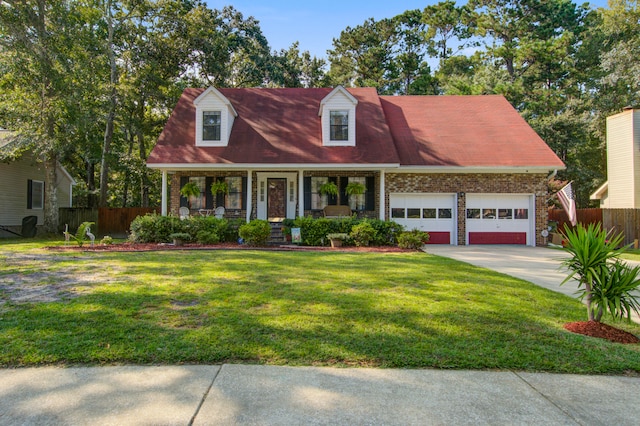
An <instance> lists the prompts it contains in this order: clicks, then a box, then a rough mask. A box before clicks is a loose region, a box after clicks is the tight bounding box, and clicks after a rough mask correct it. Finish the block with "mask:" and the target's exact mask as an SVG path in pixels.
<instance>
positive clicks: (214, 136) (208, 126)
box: [202, 111, 222, 141]
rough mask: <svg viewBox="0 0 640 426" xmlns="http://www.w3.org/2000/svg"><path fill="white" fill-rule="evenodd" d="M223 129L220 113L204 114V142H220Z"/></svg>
mask: <svg viewBox="0 0 640 426" xmlns="http://www.w3.org/2000/svg"><path fill="white" fill-rule="evenodd" d="M221 127H222V113H221V112H220V111H203V112H202V140H203V141H219V140H220V134H221V133H220V132H221Z"/></svg>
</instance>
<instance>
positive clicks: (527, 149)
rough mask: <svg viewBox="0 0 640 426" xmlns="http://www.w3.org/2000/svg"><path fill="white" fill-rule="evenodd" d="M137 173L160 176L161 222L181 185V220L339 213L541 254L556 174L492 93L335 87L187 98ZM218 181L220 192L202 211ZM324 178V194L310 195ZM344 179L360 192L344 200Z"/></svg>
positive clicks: (546, 151)
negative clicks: (344, 209) (207, 214)
mask: <svg viewBox="0 0 640 426" xmlns="http://www.w3.org/2000/svg"><path fill="white" fill-rule="evenodd" d="M147 165H148V167H151V168H154V169H158V170H161V171H162V172H163V175H162V176H163V180H162V181H163V191H162V194H163V198H162V212H163V214H167V213H169V212H170V213H172V214H177V213H178V209H179V208H180V207H181V206H186V205H187V200H186V199H184V198H183V197H181V196H180V194H179V190H180V188H181V187H182V186H183V185H184V184H185V183H186V182H189V181H193V182H195V183H196V184H197V185H199V187H200V188H201V195H200V197H197V198H196V199H195V200H193V202H192V203H191V206H190V207H191V210H192V213H194V214H197V211H198V210H199V209H201V208H203V209H211V208H213V206H214V204H215V205H218V206H220V205H222V206H224V207H225V208H226V212H225V216H226V217H229V218H233V217H239V218H244V219H246V220H250V219H254V218H258V219H267V220H270V221H279V220H282V218H285V217H286V218H294V217H296V216H314V217H319V216H321V215H322V212H323V210H322V209H323V208H324V207H325V206H326V205H327V204H329V205H333V204H338V205H351V206H352V209H353V211H354V213H357V214H358V216H360V217H371V218H379V219H384V220H394V221H396V222H398V223H400V224H402V225H404V226H405V227H406V228H407V229H413V228H418V229H422V230H425V231H428V232H429V233H430V234H431V242H432V243H443V244H489V243H493V244H495V243H504V244H527V245H536V244H538V245H541V244H543V243H544V239H543V237H542V236H541V235H540V232H541V231H542V230H544V229H546V228H547V204H546V203H547V196H548V194H547V179H548V176H549V174H550V172H553V171H554V170H557V169H563V168H564V164H563V163H562V161H561V160H560V159H559V158H558V157H557V156H556V155H555V154H554V153H553V151H551V149H550V148H549V147H548V146H547V145H546V144H545V142H544V141H543V140H542V139H541V138H540V137H539V136H538V135H537V134H536V133H535V132H534V131H533V129H532V128H531V127H530V126H529V125H528V124H527V123H526V122H525V121H524V119H522V117H521V116H520V115H519V114H518V113H517V111H516V110H515V109H514V108H513V107H512V106H511V105H510V104H509V103H508V102H507V100H506V99H505V98H504V97H502V96H379V95H378V94H377V92H376V90H375V89H373V88H351V89H345V88H343V87H340V86H339V87H336V88H335V89H330V88H313V89H298V88H295V89H259V88H249V89H215V88H213V87H211V88H208V89H206V90H205V89H187V90H185V91H184V93H183V94H182V97H181V98H180V100H179V101H178V104H177V105H176V107H175V109H174V111H173V113H172V114H171V117H170V118H169V120H168V122H167V124H166V126H165V128H164V130H163V132H162V134H161V135H160V137H159V139H158V143H157V145H156V146H155V148H154V149H153V151H152V152H151V154H150V156H149V158H148V160H147ZM169 179H170V182H169ZM218 180H225V181H226V182H227V184H228V187H229V192H228V194H226V195H220V194H218V196H217V197H216V199H215V200H214V199H213V196H212V195H211V193H210V191H209V190H208V188H209V187H210V184H211V183H212V182H214V181H218ZM327 181H332V182H335V183H336V184H337V186H338V188H339V192H340V193H339V195H338V196H337V197H327V196H326V195H322V194H320V192H319V188H320V186H321V185H322V184H323V183H325V182H327ZM349 182H360V183H363V184H365V186H366V193H365V194H363V195H359V196H353V195H352V196H347V194H346V192H345V188H346V186H347V184H348V183H349ZM169 183H170V184H171V190H170V193H169V192H168V187H169ZM354 198H355V199H354Z"/></svg>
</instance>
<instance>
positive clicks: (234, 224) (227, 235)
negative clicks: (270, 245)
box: [221, 219, 247, 243]
mask: <svg viewBox="0 0 640 426" xmlns="http://www.w3.org/2000/svg"><path fill="white" fill-rule="evenodd" d="M245 223H247V222H246V221H245V220H244V219H231V220H229V221H228V222H227V227H226V229H225V230H224V233H223V234H222V235H221V241H226V242H228V243H235V242H237V241H238V238H240V234H239V232H238V230H239V229H240V227H241V226H242V225H244V224H245Z"/></svg>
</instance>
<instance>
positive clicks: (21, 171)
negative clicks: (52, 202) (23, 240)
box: [0, 156, 71, 226]
mask: <svg viewBox="0 0 640 426" xmlns="http://www.w3.org/2000/svg"><path fill="white" fill-rule="evenodd" d="M29 179H31V180H37V181H42V182H44V181H45V173H44V167H43V165H42V164H41V163H35V162H33V161H32V160H31V159H30V158H29V157H28V156H25V157H23V158H22V159H20V160H17V161H14V162H11V163H9V164H7V163H0V225H4V226H21V225H22V219H23V218H24V217H26V216H37V217H38V225H42V223H43V221H44V217H43V210H42V209H27V191H28V189H27V185H28V183H27V182H28V181H29ZM57 186H58V193H57V196H58V206H59V207H71V205H70V201H71V196H70V190H71V181H70V180H69V178H68V177H67V176H66V174H65V173H63V172H62V170H58V185H57Z"/></svg>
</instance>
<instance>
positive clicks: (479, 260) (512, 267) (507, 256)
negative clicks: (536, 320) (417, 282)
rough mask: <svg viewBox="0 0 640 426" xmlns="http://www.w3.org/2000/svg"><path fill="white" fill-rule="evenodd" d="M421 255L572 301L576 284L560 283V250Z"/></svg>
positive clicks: (440, 249) (434, 249)
mask: <svg viewBox="0 0 640 426" xmlns="http://www.w3.org/2000/svg"><path fill="white" fill-rule="evenodd" d="M424 251H425V252H427V253H430V254H435V255H437V256H443V257H449V258H452V259H455V260H459V261H461V262H466V263H470V264H472V265H475V266H480V267H483V268H487V269H492V270H494V271H498V272H501V273H503V274H506V275H511V276H512V277H516V278H520V279H523V280H526V281H529V282H532V283H534V284H537V285H539V286H541V287H544V288H548V289H549V290H553V291H557V292H558V293H562V294H566V295H568V296H571V297H575V292H576V290H577V289H578V287H577V283H576V282H575V281H573V282H571V281H570V282H567V283H565V284H564V285H562V286H561V285H560V283H561V282H562V281H563V280H564V279H565V278H566V276H567V274H568V272H567V271H566V270H565V269H562V268H561V263H562V260H563V259H566V258H567V254H566V253H565V252H564V251H562V250H561V249H556V248H547V247H529V246H511V245H473V246H448V245H435V244H434V245H426V246H425V247H424Z"/></svg>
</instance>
